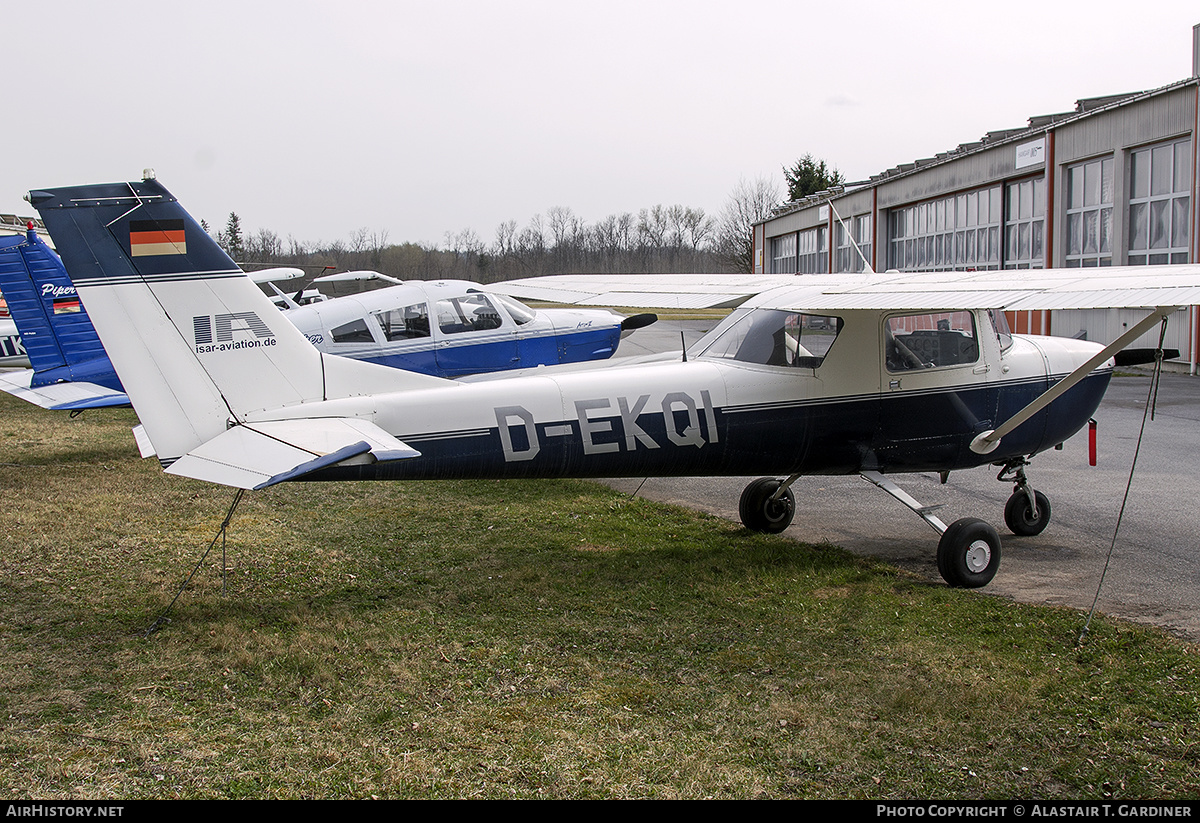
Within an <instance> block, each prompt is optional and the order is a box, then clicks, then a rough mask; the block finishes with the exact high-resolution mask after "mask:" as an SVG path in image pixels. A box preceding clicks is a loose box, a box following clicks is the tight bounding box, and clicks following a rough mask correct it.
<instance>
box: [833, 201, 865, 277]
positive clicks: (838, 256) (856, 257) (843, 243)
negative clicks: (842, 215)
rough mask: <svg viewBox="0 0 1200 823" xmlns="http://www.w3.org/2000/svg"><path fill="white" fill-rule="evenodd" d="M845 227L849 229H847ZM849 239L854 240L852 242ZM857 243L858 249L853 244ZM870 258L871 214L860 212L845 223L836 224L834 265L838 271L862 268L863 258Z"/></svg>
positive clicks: (860, 269) (852, 270)
mask: <svg viewBox="0 0 1200 823" xmlns="http://www.w3.org/2000/svg"><path fill="white" fill-rule="evenodd" d="M847 227H848V228H849V231H847ZM851 240H853V241H854V242H853V243H852V242H851ZM856 243H857V244H858V249H859V251H861V252H862V254H861V255H860V254H859V252H858V251H855V250H854V245H855V244H856ZM864 259H866V260H870V259H871V215H869V214H862V215H859V216H858V217H852V218H850V220H849V221H847V224H846V225H844V224H842V223H840V222H839V223H838V224H837V250H836V253H835V254H834V266H835V267H836V271H839V272H859V271H863V270H864V265H863V260H864Z"/></svg>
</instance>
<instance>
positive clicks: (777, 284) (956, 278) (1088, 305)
mask: <svg viewBox="0 0 1200 823" xmlns="http://www.w3.org/2000/svg"><path fill="white" fill-rule="evenodd" d="M1198 280H1200V265H1176V266H1126V267H1114V268H1104V269H1026V270H1011V269H1010V270H1001V271H981V272H963V271H943V272H919V273H914V272H895V271H889V272H881V273H869V274H801V275H790V274H780V275H772V274H766V275H746V274H665V275H653V274H634V275H587V274H583V275H554V276H550V277H531V278H525V279H522V280H509V281H505V282H501V283H494V284H491V285H489V287H488V288H490V289H492V290H494V291H498V292H501V293H504V294H511V295H515V296H521V297H525V298H528V299H531V300H548V301H554V302H562V303H579V304H586V305H604V306H627V307H638V308H672V307H678V308H734V307H736V306H738V305H741V304H742V303H745V302H747V301H749V300H751V299H752V298H756V297H758V298H759V299H758V300H756V301H755V303H756V304H760V303H761V304H764V305H765V304H766V303H767V302H769V303H770V304H771V305H772V306H777V307H779V308H784V307H787V308H797V309H798V308H803V309H809V310H816V309H883V310H890V309H896V310H905V309H947V310H949V309H979V308H988V309H1005V310H1009V311H1038V310H1043V309H1045V310H1050V309H1108V308H1136V307H1146V308H1153V307H1156V306H1187V305H1197V304H1200V287H1198V286H1197V285H1196V283H1197V282H1198ZM766 292H770V296H769V298H768V297H767V296H766V295H765V293H766ZM760 296H761V297H760Z"/></svg>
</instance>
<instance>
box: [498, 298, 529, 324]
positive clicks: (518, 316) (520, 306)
mask: <svg viewBox="0 0 1200 823" xmlns="http://www.w3.org/2000/svg"><path fill="white" fill-rule="evenodd" d="M492 297H494V298H495V299H496V302H498V303H499V304H500V305H501V306H504V308H506V309H508V313H509V314H510V315H511V316H512V319H513V322H515V323H516V324H517V325H518V326H524V325H525V324H526V323H529V322H530V321H532V320H533V319H534V318H535V317H537V312H535V311H534V310H533V309H531V308H529V307H528V306H526V305H525V304H524V303H522V302H521V301H520V300H517V299H516V298H513V297H509V296H508V295H506V294H493V295H492Z"/></svg>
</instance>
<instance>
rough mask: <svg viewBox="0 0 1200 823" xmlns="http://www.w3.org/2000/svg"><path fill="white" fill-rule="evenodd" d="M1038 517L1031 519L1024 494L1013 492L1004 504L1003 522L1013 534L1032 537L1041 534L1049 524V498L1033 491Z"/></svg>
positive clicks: (1031, 515)
mask: <svg viewBox="0 0 1200 823" xmlns="http://www.w3.org/2000/svg"><path fill="white" fill-rule="evenodd" d="M1033 496H1034V498H1035V499H1036V500H1037V509H1038V516H1037V517H1036V518H1035V517H1033V514H1032V512H1030V510H1029V498H1028V497H1027V496H1026V494H1025V492H1022V491H1016V492H1013V494H1012V497H1010V498H1008V502H1007V503H1005V504H1004V522H1005V524H1006V525H1007V526H1008V528H1009V530H1010V531H1011V532H1012V533H1013V534H1019V535H1022V536H1024V537H1032V536H1033V535H1035V534H1041V533H1042V532H1043V531H1044V530H1045V528H1046V526H1047V525H1049V523H1050V498H1048V497H1046V495H1044V494H1042V493H1041V492H1037V491H1035V492H1034V493H1033Z"/></svg>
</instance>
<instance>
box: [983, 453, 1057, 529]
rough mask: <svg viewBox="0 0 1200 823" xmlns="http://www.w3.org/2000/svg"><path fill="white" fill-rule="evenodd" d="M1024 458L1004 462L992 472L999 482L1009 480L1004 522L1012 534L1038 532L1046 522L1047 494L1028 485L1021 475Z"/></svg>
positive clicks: (1025, 461) (1048, 522)
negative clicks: (994, 472) (1011, 484)
mask: <svg viewBox="0 0 1200 823" xmlns="http://www.w3.org/2000/svg"><path fill="white" fill-rule="evenodd" d="M1028 465H1029V461H1028V460H1025V459H1023V458H1022V459H1018V460H1014V461H1012V462H1010V463H1006V464H1005V465H1004V468H1003V469H1001V470H1000V474H998V475H996V479H997V480H999V481H1000V482H1002V483H1004V482H1009V481H1011V482H1012V483H1013V493H1012V496H1011V497H1009V498H1008V502H1007V503H1005V504H1004V523H1005V525H1006V526H1008V528H1009V530H1010V531H1011V532H1012V533H1013V534H1019V535H1021V536H1023V537H1032V536H1033V535H1035V534H1041V533H1042V532H1043V531H1044V530H1045V529H1046V526H1048V525H1049V524H1050V498H1048V497H1046V495H1044V494H1042V493H1041V492H1039V491H1035V490H1034V488H1033V487H1032V486H1030V485H1029V480H1028V479H1027V478H1026V477H1025V467H1026V466H1028Z"/></svg>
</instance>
